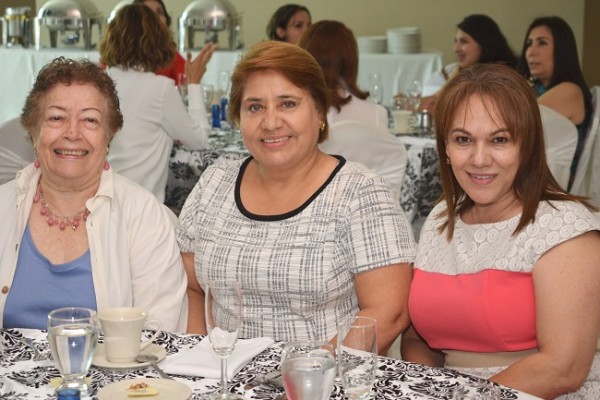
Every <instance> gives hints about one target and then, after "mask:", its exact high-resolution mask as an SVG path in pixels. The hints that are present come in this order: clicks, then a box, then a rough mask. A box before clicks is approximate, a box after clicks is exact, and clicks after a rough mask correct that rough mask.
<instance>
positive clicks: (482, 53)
mask: <svg viewBox="0 0 600 400" xmlns="http://www.w3.org/2000/svg"><path fill="white" fill-rule="evenodd" d="M457 28H458V29H457V30H456V35H455V36H454V53H455V54H456V62H454V63H452V64H448V65H446V66H445V67H444V68H442V70H441V71H440V72H439V73H437V74H435V75H433V76H432V77H431V78H430V79H429V81H427V82H426V83H425V85H424V89H425V90H424V95H426V96H428V97H425V98H424V99H423V100H422V101H421V109H427V110H429V111H433V110H434V109H435V104H436V102H437V98H438V95H439V91H440V90H441V88H443V87H444V85H445V84H446V82H447V81H448V80H449V79H451V78H453V77H454V76H456V75H457V74H458V72H459V71H460V70H461V69H463V68H467V67H471V66H473V65H475V64H478V63H483V64H485V63H498V64H505V65H508V66H509V67H512V68H515V67H516V66H517V60H518V59H517V56H516V55H515V53H514V52H513V51H512V50H511V48H510V46H509V45H508V41H507V40H506V38H505V37H504V35H503V34H502V32H501V31H500V28H499V27H498V24H496V22H495V21H494V20H493V19H492V18H490V17H488V16H487V15H484V14H473V15H469V16H467V17H465V18H464V19H463V20H462V21H461V22H460V23H459V24H458V25H457ZM434 92H435V94H431V93H434Z"/></svg>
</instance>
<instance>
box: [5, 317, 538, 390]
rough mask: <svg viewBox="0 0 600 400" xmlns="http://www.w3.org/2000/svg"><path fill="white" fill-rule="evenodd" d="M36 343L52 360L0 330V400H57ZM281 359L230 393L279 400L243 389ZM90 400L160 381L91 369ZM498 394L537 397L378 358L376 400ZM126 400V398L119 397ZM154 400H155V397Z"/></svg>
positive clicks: (257, 362)
mask: <svg viewBox="0 0 600 400" xmlns="http://www.w3.org/2000/svg"><path fill="white" fill-rule="evenodd" d="M24 336H25V337H30V338H32V339H34V342H33V345H34V346H36V347H37V348H38V350H40V351H41V352H42V353H43V354H49V352H50V350H49V345H48V341H47V339H46V334H45V332H43V331H32V330H15V329H11V330H2V331H0V340H1V342H0V345H1V346H0V351H1V352H0V365H1V367H2V368H1V369H0V398H1V399H7V400H8V399H53V398H54V389H53V388H52V387H51V384H52V382H55V381H56V378H59V377H60V374H59V372H58V370H57V369H56V368H55V367H54V364H53V362H52V361H51V360H44V361H33V360H32V352H31V350H30V349H28V348H26V347H25V346H24V345H22V344H21V343H20V341H19V338H22V337H24ZM202 337H203V336H201V335H184V334H173V333H168V332H160V333H159V335H158V337H157V339H156V340H155V343H156V344H157V345H158V346H161V347H163V348H164V349H165V350H166V353H167V357H169V355H172V354H176V353H178V352H179V351H182V349H185V348H189V347H192V346H196V345H197V344H198V343H199V342H200V340H201V339H202ZM280 357H281V345H280V343H278V344H275V345H274V346H271V347H269V348H268V349H267V350H265V351H263V352H262V353H260V354H258V355H257V356H255V357H254V358H253V359H252V360H250V362H249V363H247V364H246V365H245V366H243V367H242V369H241V370H240V371H239V372H238V373H237V374H236V375H235V376H234V378H233V379H232V380H230V382H229V389H230V391H232V392H236V393H239V394H241V395H243V396H244V398H245V399H262V400H276V399H280V398H281V395H282V394H283V390H282V389H277V388H273V387H269V386H256V387H252V388H249V389H248V390H246V389H245V386H246V385H247V384H248V383H249V382H251V381H252V380H254V378H255V377H257V376H258V375H261V374H264V373H267V372H270V371H273V370H274V369H276V368H277V367H278V366H279V362H280ZM173 377H174V378H175V380H176V381H177V382H181V383H183V384H185V385H187V386H188V387H189V388H190V389H191V391H192V395H191V399H195V400H199V399H202V398H203V397H204V396H203V395H204V394H206V393H210V392H213V391H215V390H217V388H218V385H219V382H218V381H217V380H212V379H206V378H203V377H198V376H188V375H174V376H173ZM89 378H90V379H91V386H92V390H93V391H94V392H93V393H94V394H93V397H92V399H97V398H98V397H96V394H97V391H98V389H100V388H102V387H104V386H107V385H109V384H111V383H113V382H118V381H123V380H127V379H135V378H145V379H149V378H158V375H157V374H156V372H155V371H154V370H153V369H151V368H150V367H141V368H133V369H109V368H98V367H95V366H93V365H92V367H91V368H90V373H89ZM339 384H340V382H339V380H337V379H336V382H335V386H334V389H333V392H332V394H331V397H330V398H331V399H340V400H341V399H344V398H345V397H344V394H343V390H342V388H341V387H340V385H339ZM490 388H497V389H494V390H496V391H497V392H498V391H499V392H500V399H503V400H508V399H511V400H513V399H516V400H518V399H529V400H531V399H535V397H533V396H530V395H527V394H525V393H522V392H518V391H516V390H513V389H509V388H506V387H500V386H497V385H492V384H491V383H489V382H488V381H486V380H484V379H480V378H477V377H474V376H470V375H465V374H461V373H458V372H456V371H453V370H449V369H443V368H430V367H425V366H423V365H419V364H413V363H409V362H404V361H401V360H399V359H393V358H388V357H379V359H378V371H377V376H376V382H375V385H374V388H373V392H374V396H373V398H375V399H428V398H430V399H452V398H453V393H455V392H457V393H460V394H462V395H464V396H465V397H463V398H466V399H472V398H482V397H481V395H482V393H483V392H484V391H486V390H490ZM117 397H118V398H119V399H120V398H126V395H125V394H124V395H123V396H117ZM153 398H155V397H153Z"/></svg>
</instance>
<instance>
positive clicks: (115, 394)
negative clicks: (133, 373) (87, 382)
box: [98, 378, 192, 400]
mask: <svg viewBox="0 0 600 400" xmlns="http://www.w3.org/2000/svg"><path fill="white" fill-rule="evenodd" d="M140 382H144V383H147V384H148V385H150V386H152V387H154V388H156V389H157V390H158V395H156V396H152V397H151V399H153V400H156V399H163V400H187V399H189V398H190V396H191V395H192V389H191V388H190V387H189V386H187V385H185V384H183V383H181V382H177V381H174V380H171V379H153V378H142V379H128V380H125V381H119V382H113V383H111V384H110V385H108V386H104V387H103V388H100V389H99V390H98V400H131V399H133V398H134V397H128V396H127V389H128V388H129V386H131V385H133V384H136V383H140Z"/></svg>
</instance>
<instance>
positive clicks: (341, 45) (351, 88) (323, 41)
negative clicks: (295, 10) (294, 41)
mask: <svg viewBox="0 0 600 400" xmlns="http://www.w3.org/2000/svg"><path fill="white" fill-rule="evenodd" d="M298 46H300V47H301V48H303V49H305V50H306V51H308V52H309V53H310V54H311V55H312V56H313V57H314V58H315V60H317V63H318V64H319V65H320V66H321V69H322V70H323V76H324V78H325V83H326V84H327V87H328V88H329V92H330V93H331V100H332V101H331V103H332V104H331V108H330V109H329V111H328V113H327V122H329V124H330V125H331V124H333V123H335V122H337V121H341V120H348V119H351V120H361V121H365V122H367V123H369V124H371V125H373V126H375V127H377V128H378V129H380V130H384V131H387V130H388V115H387V110H386V109H385V108H384V107H383V106H381V105H378V104H373V103H370V102H368V101H366V100H365V99H366V98H367V97H369V92H365V91H363V90H360V88H359V87H358V84H357V82H356V80H357V76H358V45H357V43H356V39H355V37H354V34H353V33H352V31H351V30H350V29H348V28H347V27H346V25H344V24H343V23H341V22H339V21H327V20H323V21H318V22H316V23H314V24H313V25H311V26H310V27H309V28H308V29H307V30H306V31H305V32H304V34H303V35H302V36H301V37H300V41H299V42H298Z"/></svg>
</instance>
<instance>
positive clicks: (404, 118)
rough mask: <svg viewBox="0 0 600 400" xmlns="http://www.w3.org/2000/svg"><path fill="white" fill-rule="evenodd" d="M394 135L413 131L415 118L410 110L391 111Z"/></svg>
mask: <svg viewBox="0 0 600 400" xmlns="http://www.w3.org/2000/svg"><path fill="white" fill-rule="evenodd" d="M392 118H393V120H394V133H408V132H412V131H413V130H414V124H415V117H414V115H413V113H412V111H410V110H392Z"/></svg>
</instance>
